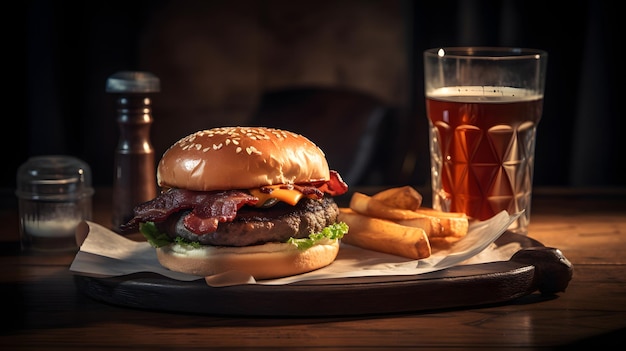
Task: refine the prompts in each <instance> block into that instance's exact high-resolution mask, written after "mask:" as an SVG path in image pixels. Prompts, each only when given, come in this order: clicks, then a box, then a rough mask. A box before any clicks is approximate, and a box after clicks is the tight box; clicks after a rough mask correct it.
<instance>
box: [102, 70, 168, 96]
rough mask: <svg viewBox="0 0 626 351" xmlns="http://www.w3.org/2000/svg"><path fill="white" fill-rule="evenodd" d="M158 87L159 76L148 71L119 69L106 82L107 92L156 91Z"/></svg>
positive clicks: (159, 84) (158, 89) (159, 86)
mask: <svg viewBox="0 0 626 351" xmlns="http://www.w3.org/2000/svg"><path fill="white" fill-rule="evenodd" d="M160 89H161V82H160V80H159V78H158V77H157V76H155V75H154V74H152V73H150V72H141V71H120V72H117V73H114V74H113V75H111V76H110V77H109V78H108V79H107V82H106V92H107V93H157V92H159V91H160Z"/></svg>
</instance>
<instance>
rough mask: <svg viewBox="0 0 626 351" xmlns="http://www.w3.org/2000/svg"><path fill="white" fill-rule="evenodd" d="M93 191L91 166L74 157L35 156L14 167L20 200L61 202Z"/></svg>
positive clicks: (89, 194)
mask: <svg viewBox="0 0 626 351" xmlns="http://www.w3.org/2000/svg"><path fill="white" fill-rule="evenodd" d="M93 192H94V190H93V188H92V187H91V168H90V167H89V165H88V164H87V163H85V162H84V161H82V160H80V159H78V158H76V157H73V156H66V155H46V156H35V157H31V158H29V159H28V160H27V161H26V162H25V163H24V164H22V165H21V166H20V167H19V168H18V170H17V190H16V191H15V194H16V195H17V197H19V198H22V199H31V200H50V201H63V200H72V199H78V198H81V197H84V196H91V195H92V194H93Z"/></svg>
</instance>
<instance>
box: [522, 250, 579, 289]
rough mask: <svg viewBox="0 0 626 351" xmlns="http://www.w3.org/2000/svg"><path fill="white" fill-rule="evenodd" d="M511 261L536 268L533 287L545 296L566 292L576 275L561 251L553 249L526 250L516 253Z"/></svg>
mask: <svg viewBox="0 0 626 351" xmlns="http://www.w3.org/2000/svg"><path fill="white" fill-rule="evenodd" d="M510 260H511V261H513V262H517V263H523V264H530V265H533V266H535V275H534V277H533V285H534V286H535V287H536V288H537V289H538V290H539V292H541V294H543V295H552V294H555V293H558V292H564V291H565V289H566V288H567V286H568V284H569V282H570V280H572V276H573V275H574V267H573V265H572V263H571V262H570V261H569V260H568V259H567V258H566V257H565V256H564V255H563V253H562V252H561V250H559V249H556V248H553V247H543V246H542V247H529V248H525V249H522V250H520V251H518V252H516V253H515V254H514V255H513V256H512V257H511V259H510Z"/></svg>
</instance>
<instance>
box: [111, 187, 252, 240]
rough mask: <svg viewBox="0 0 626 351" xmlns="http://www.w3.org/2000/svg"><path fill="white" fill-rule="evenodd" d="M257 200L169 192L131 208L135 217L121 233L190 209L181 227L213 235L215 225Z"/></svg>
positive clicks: (231, 193)
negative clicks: (143, 223) (141, 224)
mask: <svg viewBox="0 0 626 351" xmlns="http://www.w3.org/2000/svg"><path fill="white" fill-rule="evenodd" d="M257 201H259V199H258V198H256V197H254V196H252V195H250V194H249V193H247V192H244V191H240V190H227V191H212V192H202V191H191V190H184V189H170V190H168V191H167V192H165V193H162V194H160V195H159V196H157V197H156V198H154V199H153V200H150V201H148V202H144V203H143V204H140V205H138V206H136V207H135V209H134V213H135V216H134V217H133V218H132V219H131V220H130V221H129V222H128V223H126V224H124V226H123V227H122V229H129V228H133V227H135V226H137V225H139V223H141V222H148V221H150V222H162V221H164V220H165V219H167V217H168V216H170V215H171V214H172V213H174V212H178V211H181V210H186V209H192V211H191V213H190V214H189V215H188V216H187V217H186V218H185V220H184V225H185V227H186V228H187V229H189V230H190V231H191V232H193V233H196V234H206V233H210V232H214V231H215V230H216V229H217V225H218V224H219V222H228V221H232V220H233V219H234V218H235V216H237V210H239V209H240V208H241V206H243V205H246V204H248V205H254V204H256V203H257Z"/></svg>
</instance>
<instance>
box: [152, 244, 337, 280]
mask: <svg viewBox="0 0 626 351" xmlns="http://www.w3.org/2000/svg"><path fill="white" fill-rule="evenodd" d="M156 250H157V258H158V259H159V262H160V263H161V265H162V266H163V267H165V268H167V269H170V270H172V271H177V272H182V273H187V274H192V275H197V276H202V277H207V276H210V275H214V274H219V273H224V272H228V271H239V272H245V273H247V274H250V275H251V276H253V277H254V278H255V279H257V280H262V279H272V278H280V277H287V276H292V275H296V274H300V273H306V272H310V271H313V270H316V269H319V268H322V267H325V266H328V265H329V264H331V263H332V262H333V261H334V260H335V258H336V257H337V253H338V252H339V241H338V240H329V241H328V243H322V244H316V245H314V246H312V247H310V248H308V249H306V250H299V249H298V248H297V247H296V246H295V245H292V244H287V243H267V244H263V245H255V246H246V247H225V246H208V245H207V246H202V247H200V248H190V247H187V246H181V245H178V244H171V245H168V246H163V247H159V248H157V249H156Z"/></svg>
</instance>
